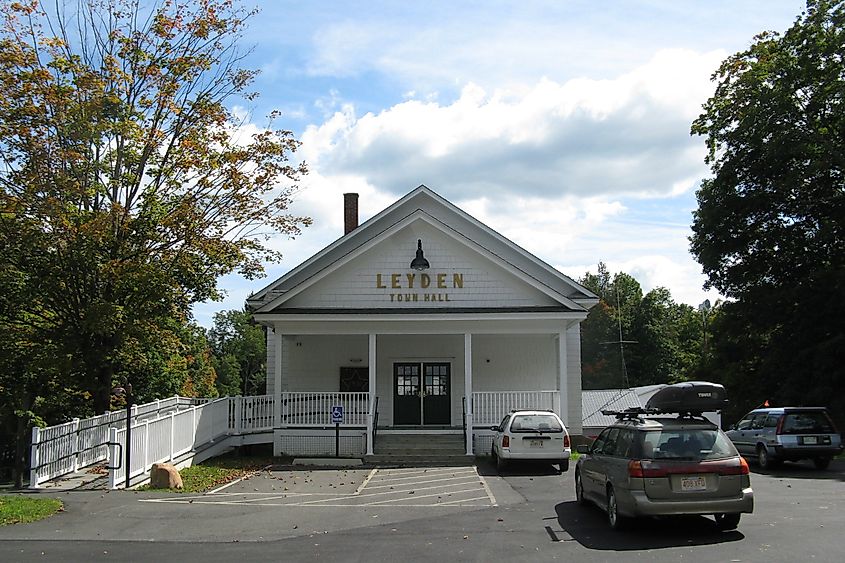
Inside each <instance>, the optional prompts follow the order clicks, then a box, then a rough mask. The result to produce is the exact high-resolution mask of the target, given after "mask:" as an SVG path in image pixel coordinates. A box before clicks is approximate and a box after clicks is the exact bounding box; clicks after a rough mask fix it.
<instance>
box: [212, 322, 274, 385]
mask: <svg viewBox="0 0 845 563" xmlns="http://www.w3.org/2000/svg"><path fill="white" fill-rule="evenodd" d="M208 339H209V341H210V344H211V347H212V350H213V354H214V368H215V370H217V374H218V383H217V390H218V391H219V393H220V394H221V395H262V394H264V392H265V389H266V378H267V367H266V362H267V340H266V336H265V334H264V329H263V328H261V327H260V326H258V325H256V324H254V323H253V321H252V314H251V313H250V312H249V311H247V310H246V309H243V310H237V309H232V310H229V311H222V312H219V313H216V314H215V315H214V326H213V327H212V328H211V329H210V330H209V332H208Z"/></svg>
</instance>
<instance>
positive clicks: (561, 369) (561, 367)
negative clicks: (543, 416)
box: [557, 331, 569, 428]
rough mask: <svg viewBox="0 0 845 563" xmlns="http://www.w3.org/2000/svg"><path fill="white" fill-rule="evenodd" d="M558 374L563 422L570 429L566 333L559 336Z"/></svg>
mask: <svg viewBox="0 0 845 563" xmlns="http://www.w3.org/2000/svg"><path fill="white" fill-rule="evenodd" d="M557 374H558V395H559V396H560V399H559V400H560V412H559V413H558V414H559V415H560V418H561V420H563V423H564V424H565V425H566V427H567V428H568V427H569V401H568V393H567V383H568V381H569V377H568V373H567V369H566V331H564V332H561V333H558V335H557Z"/></svg>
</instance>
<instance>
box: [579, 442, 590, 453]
mask: <svg viewBox="0 0 845 563" xmlns="http://www.w3.org/2000/svg"><path fill="white" fill-rule="evenodd" d="M575 451H576V452H578V453H579V454H588V453H590V445H589V444H580V445H579V446H578V447H577V448H575Z"/></svg>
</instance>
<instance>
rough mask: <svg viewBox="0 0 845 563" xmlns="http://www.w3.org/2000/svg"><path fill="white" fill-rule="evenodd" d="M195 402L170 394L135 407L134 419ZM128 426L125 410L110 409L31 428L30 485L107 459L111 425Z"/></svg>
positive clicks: (177, 408)
mask: <svg viewBox="0 0 845 563" xmlns="http://www.w3.org/2000/svg"><path fill="white" fill-rule="evenodd" d="M192 404H193V399H191V398H188V397H178V396H176V397H169V398H167V399H159V400H156V401H152V402H150V403H145V404H141V405H135V406H133V407H132V419H133V420H143V419H145V418H149V417H157V416H159V415H161V414H162V413H167V412H171V411H177V410H179V409H184V408H187V407H189V406H190V405H192ZM125 425H126V411H125V410H119V411H111V412H107V413H104V414H102V415H99V416H93V417H90V418H85V419H78V418H74V419H73V420H71V421H70V422H65V423H63V424H57V425H55V426H48V427H46V428H38V427H36V428H33V429H32V447H31V450H30V452H31V454H30V487H32V488H37V487H38V486H40V485H41V484H43V483H45V482H47V481H49V480H51V479H55V478H56V477H60V476H62V475H67V474H69V473H73V472H75V471H77V470H79V469H81V468H84V467H88V466H89V465H92V464H94V463H98V462H101V461H105V460H106V459H108V456H109V452H108V446H107V442H108V439H109V428H122V427H123V426H125Z"/></svg>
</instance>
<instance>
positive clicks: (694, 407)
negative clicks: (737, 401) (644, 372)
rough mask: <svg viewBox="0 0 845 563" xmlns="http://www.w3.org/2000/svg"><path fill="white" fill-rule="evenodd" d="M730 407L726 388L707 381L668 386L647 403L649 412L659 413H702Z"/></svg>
mask: <svg viewBox="0 0 845 563" xmlns="http://www.w3.org/2000/svg"><path fill="white" fill-rule="evenodd" d="M727 405H728V395H727V393H726V392H725V387H724V386H722V385H719V384H718V383H710V382H707V381H686V382H684V383H675V384H674V385H667V386H666V387H664V388H663V389H661V390H660V391H658V392H657V393H655V394H654V395H652V397H651V399H649V400H648V402H647V403H646V406H645V407H646V409H647V410H654V411H657V412H664V413H666V412H679V413H680V412H689V413H698V414H700V413H702V412H710V411H718V410H722V409H723V408H725V407H726V406H727Z"/></svg>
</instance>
